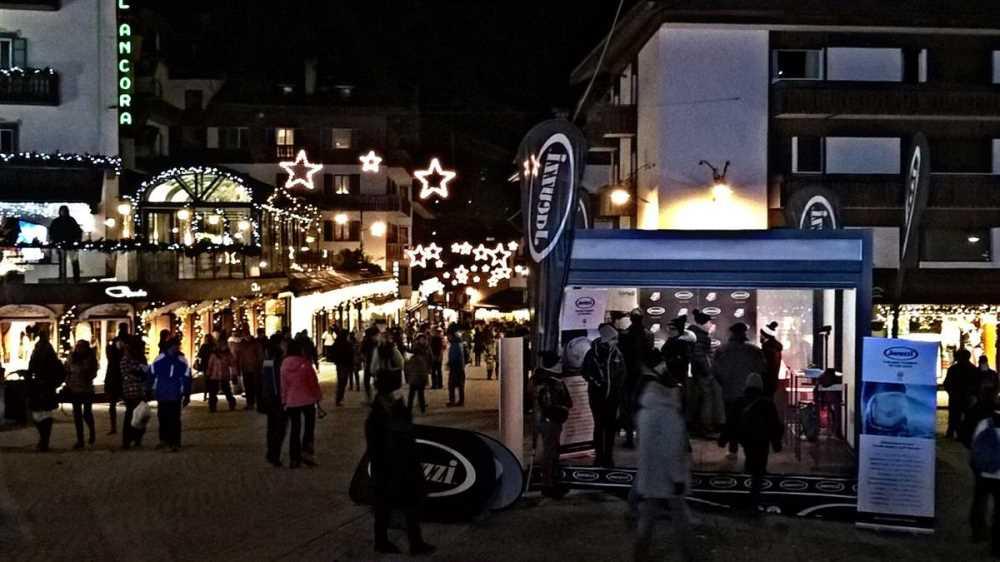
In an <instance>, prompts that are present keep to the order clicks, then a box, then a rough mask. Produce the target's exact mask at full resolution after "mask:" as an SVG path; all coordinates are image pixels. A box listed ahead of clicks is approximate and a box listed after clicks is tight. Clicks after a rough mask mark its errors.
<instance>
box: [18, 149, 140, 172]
mask: <svg viewBox="0 0 1000 562" xmlns="http://www.w3.org/2000/svg"><path fill="white" fill-rule="evenodd" d="M0 162H2V163H4V164H10V163H14V164H20V163H25V164H34V163H35V162H65V163H69V164H88V165H91V166H94V167H97V168H106V169H110V170H114V171H115V173H116V174H117V173H119V172H121V170H122V159H121V158H119V157H117V156H105V155H103V154H89V153H84V154H72V153H62V152H55V153H42V152H2V153H0Z"/></svg>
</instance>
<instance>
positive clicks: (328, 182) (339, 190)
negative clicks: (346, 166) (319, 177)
mask: <svg viewBox="0 0 1000 562" xmlns="http://www.w3.org/2000/svg"><path fill="white" fill-rule="evenodd" d="M355 177H357V180H355ZM355 183H357V185H358V187H360V185H361V175H360V174H348V175H341V174H323V194H324V195H327V196H330V195H357V194H358V193H360V189H356V188H355Z"/></svg>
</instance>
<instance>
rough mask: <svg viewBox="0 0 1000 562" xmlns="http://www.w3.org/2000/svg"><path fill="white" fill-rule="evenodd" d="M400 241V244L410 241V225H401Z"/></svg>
mask: <svg viewBox="0 0 1000 562" xmlns="http://www.w3.org/2000/svg"><path fill="white" fill-rule="evenodd" d="M399 243H400V244H409V243H410V227H408V226H401V227H399Z"/></svg>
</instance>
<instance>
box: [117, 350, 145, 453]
mask: <svg viewBox="0 0 1000 562" xmlns="http://www.w3.org/2000/svg"><path fill="white" fill-rule="evenodd" d="M148 378H149V366H148V365H147V364H146V342H144V341H142V338H141V337H139V336H130V337H129V339H128V343H127V344H126V346H125V354H124V355H123V356H122V398H123V399H124V401H125V419H124V423H123V425H122V449H129V448H131V447H133V446H135V447H141V446H142V438H143V436H144V435H145V434H146V427H145V425H143V426H141V427H140V428H136V427H133V426H132V418H133V416H134V414H135V409H136V407H137V406H138V405H139V403H140V402H142V401H143V400H145V398H146V380H147V379H148Z"/></svg>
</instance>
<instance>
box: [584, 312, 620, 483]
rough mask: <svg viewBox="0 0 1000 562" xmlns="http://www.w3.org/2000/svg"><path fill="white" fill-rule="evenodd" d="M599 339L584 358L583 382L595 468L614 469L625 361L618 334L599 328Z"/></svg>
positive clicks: (603, 326)
mask: <svg viewBox="0 0 1000 562" xmlns="http://www.w3.org/2000/svg"><path fill="white" fill-rule="evenodd" d="M598 329H599V331H600V333H601V337H599V338H597V339H596V340H594V341H593V343H592V344H591V346H590V350H589V351H587V354H586V355H585V356H584V358H583V378H584V379H586V380H587V395H588V397H589V399H590V413H591V415H592V416H593V417H594V449H595V450H596V456H597V458H596V459H595V462H594V464H595V466H603V467H605V468H614V466H615V461H614V445H615V435H617V433H618V407H619V406H620V404H621V397H622V387H623V386H624V385H625V371H626V369H625V358H624V357H623V356H622V353H621V351H619V350H618V330H616V329H615V327H614V326H612V325H611V324H601V326H600V328H598Z"/></svg>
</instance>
